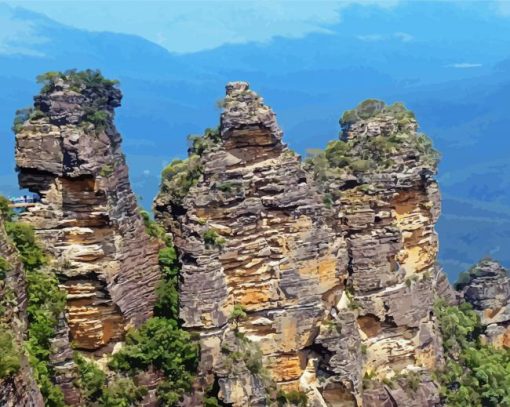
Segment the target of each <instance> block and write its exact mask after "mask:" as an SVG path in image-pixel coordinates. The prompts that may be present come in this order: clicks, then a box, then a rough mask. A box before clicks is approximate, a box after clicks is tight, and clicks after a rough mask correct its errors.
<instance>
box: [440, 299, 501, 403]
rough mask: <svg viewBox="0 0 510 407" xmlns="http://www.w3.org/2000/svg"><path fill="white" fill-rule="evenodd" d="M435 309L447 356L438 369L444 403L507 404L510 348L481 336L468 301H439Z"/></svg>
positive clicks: (478, 321) (475, 315)
mask: <svg viewBox="0 0 510 407" xmlns="http://www.w3.org/2000/svg"><path fill="white" fill-rule="evenodd" d="M435 313H436V315H437V317H438V320H439V324H440V328H441V333H442V335H443V347H444V350H445V355H446V360H447V363H446V366H445V368H444V369H442V370H441V371H439V372H438V373H437V379H438V380H439V382H440V383H441V395H442V397H443V398H444V400H445V402H446V405H450V406H460V405H470V406H471V405H476V406H488V407H492V406H494V407H496V406H506V405H510V350H508V349H496V348H494V347H492V346H491V345H487V344H484V343H483V342H482V341H481V340H480V334H481V333H482V332H483V327H482V326H481V325H480V318H479V316H478V314H477V313H476V312H475V311H473V309H472V308H471V306H470V305H469V304H467V303H464V304H461V305H460V306H458V307H451V306H447V305H446V304H444V303H443V302H439V303H437V304H436V305H435Z"/></svg>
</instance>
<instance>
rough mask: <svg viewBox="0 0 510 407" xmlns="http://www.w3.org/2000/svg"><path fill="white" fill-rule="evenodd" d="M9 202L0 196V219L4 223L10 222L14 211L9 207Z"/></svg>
mask: <svg viewBox="0 0 510 407" xmlns="http://www.w3.org/2000/svg"><path fill="white" fill-rule="evenodd" d="M10 204H11V202H10V201H9V200H8V199H7V198H6V197H4V196H2V195H0V218H2V219H3V220H5V221H11V220H12V219H13V217H14V211H13V210H12V209H11V208H10V207H9V206H10Z"/></svg>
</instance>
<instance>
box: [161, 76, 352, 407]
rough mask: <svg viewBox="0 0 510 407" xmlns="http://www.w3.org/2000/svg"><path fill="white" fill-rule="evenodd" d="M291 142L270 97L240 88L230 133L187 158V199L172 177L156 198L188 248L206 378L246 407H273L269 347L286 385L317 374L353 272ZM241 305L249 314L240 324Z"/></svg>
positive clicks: (230, 92) (190, 318)
mask: <svg viewBox="0 0 510 407" xmlns="http://www.w3.org/2000/svg"><path fill="white" fill-rule="evenodd" d="M281 138H282V132H281V130H280V129H279V127H278V125H277V124H276V120H275V116H274V113H273V112H272V111H271V110H270V109H269V108H268V107H267V106H265V105H264V104H263V101H262V99H261V98H260V97H258V96H257V95H256V94H255V93H254V92H252V91H251V90H249V89H248V85H247V84H245V83H232V84H230V85H229V86H228V87H227V96H226V99H225V110H224V112H223V114H222V116H221V126H220V130H219V134H209V135H208V136H206V138H205V142H207V143H208V144H209V146H208V147H207V148H206V149H205V151H203V152H202V154H201V155H198V154H197V155H192V156H191V158H190V159H189V162H188V163H187V164H186V165H187V166H188V169H187V170H186V171H189V166H196V168H198V171H197V172H199V173H200V175H199V178H198V179H197V180H196V183H193V184H194V185H193V186H191V188H190V190H189V191H188V193H187V194H186V196H185V197H184V198H183V199H182V200H178V199H176V196H177V195H178V193H177V192H178V191H176V190H175V188H176V187H175V185H174V184H172V183H171V181H172V179H175V176H174V177H173V178H169V179H168V183H167V184H166V186H164V187H163V188H164V189H163V192H162V194H161V195H160V196H159V198H158V199H157V200H156V205H155V209H156V217H157V218H158V219H160V220H161V221H162V222H163V223H164V224H165V225H166V226H167V227H168V228H169V230H171V231H172V233H173V235H174V242H175V245H176V247H177V248H178V250H179V252H180V254H181V262H182V271H181V278H182V281H181V285H180V306H181V313H180V314H181V318H182V319H183V321H184V327H186V328H188V329H190V330H193V331H197V332H199V333H200V335H201V338H202V339H201V352H202V364H201V370H202V373H203V374H204V375H206V374H207V373H214V374H215V375H216V380H218V381H219V385H220V397H221V398H222V399H223V400H224V401H225V402H226V403H233V404H234V405H236V406H237V405H242V404H246V403H248V404H249V405H258V404H263V403H264V402H265V395H266V389H265V388H264V387H265V386H266V387H267V383H264V378H263V374H262V373H263V372H262V371H261V370H259V369H257V368H256V367H255V366H254V364H255V362H256V361H249V360H242V359H243V358H244V357H245V356H246V355H252V356H253V357H258V358H260V357H261V356H256V355H255V354H257V353H258V352H260V354H261V355H262V358H263V360H264V361H265V366H266V367H267V368H268V370H269V371H270V374H271V376H272V377H273V378H274V380H275V381H276V382H277V383H280V384H282V385H284V386H285V387H286V388H296V389H297V388H298V387H299V382H300V381H302V380H305V378H306V380H311V378H309V377H308V376H309V375H310V374H311V375H315V374H316V371H315V368H314V366H313V363H314V356H313V354H314V351H313V349H312V345H313V341H314V338H315V337H316V336H317V331H318V326H319V322H320V321H321V320H322V319H324V318H325V313H326V309H328V308H330V307H331V306H332V305H333V304H335V303H336V301H338V299H339V298H337V295H338V293H339V291H340V290H341V288H342V287H343V281H344V279H345V278H346V276H347V257H346V255H347V252H346V245H345V241H344V239H343V238H342V237H341V236H340V237H339V238H338V239H337V238H332V236H334V233H333V230H332V229H331V228H330V227H329V226H328V225H327V223H326V218H327V217H328V216H329V212H328V211H327V210H326V208H325V207H324V205H323V203H322V198H321V197H320V195H319V194H318V193H317V191H316V189H315V187H314V186H313V184H312V183H311V182H310V180H309V179H308V178H307V174H306V173H305V172H304V171H303V168H302V166H301V163H300V159H299V157H297V156H296V155H295V154H293V153H292V152H291V151H289V150H288V148H287V146H286V145H285V144H284V143H283V142H282V139H281ZM194 161H195V162H196V163H193V162H194ZM234 307H237V309H243V310H245V311H246V314H247V316H246V318H241V320H239V322H238V323H236V322H235V321H233V319H235V318H234V315H232V311H233V310H234V309H235V308H234ZM231 315H232V318H231V317H230V316H231ZM241 333H242V335H241ZM237 353H241V354H243V356H242V357H241V358H240V359H241V360H237V359H236V358H237ZM243 362H245V363H244V365H243ZM250 363H252V365H250ZM246 365H247V366H246ZM208 379H209V380H213V377H212V376H209V377H208Z"/></svg>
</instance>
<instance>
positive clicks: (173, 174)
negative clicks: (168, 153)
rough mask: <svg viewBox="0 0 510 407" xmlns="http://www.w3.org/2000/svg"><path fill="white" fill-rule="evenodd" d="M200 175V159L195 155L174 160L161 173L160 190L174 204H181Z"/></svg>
mask: <svg viewBox="0 0 510 407" xmlns="http://www.w3.org/2000/svg"><path fill="white" fill-rule="evenodd" d="M201 174H202V169H201V167H200V158H199V156H198V155H196V154H192V155H190V157H189V158H188V159H186V160H174V161H172V162H171V163H170V164H169V165H167V166H166V167H165V169H164V170H163V173H162V185H161V187H162V190H163V192H167V193H169V194H170V195H171V196H172V198H173V200H174V201H175V202H176V203H179V202H181V201H182V200H183V199H184V197H186V195H187V194H188V192H189V190H190V189H191V188H192V187H193V186H195V185H196V184H197V183H198V181H199V179H200V176H201Z"/></svg>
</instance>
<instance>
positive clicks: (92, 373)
mask: <svg viewBox="0 0 510 407" xmlns="http://www.w3.org/2000/svg"><path fill="white" fill-rule="evenodd" d="M74 362H75V363H76V366H78V372H79V375H80V376H79V379H78V383H77V385H78V387H79V388H80V390H81V393H82V395H83V396H84V397H85V399H86V400H87V402H89V403H92V402H95V401H97V400H99V399H100V398H101V397H102V396H103V387H104V386H105V384H106V374H105V373H104V372H103V371H102V370H101V369H99V368H98V367H97V366H96V365H95V364H94V363H93V362H89V361H88V360H87V359H85V358H84V357H83V356H81V355H80V354H78V353H75V354H74Z"/></svg>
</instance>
